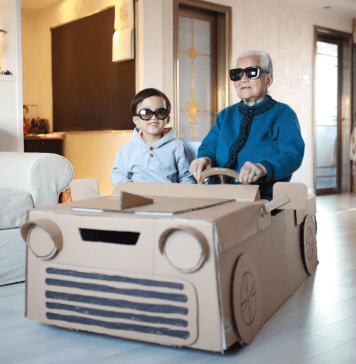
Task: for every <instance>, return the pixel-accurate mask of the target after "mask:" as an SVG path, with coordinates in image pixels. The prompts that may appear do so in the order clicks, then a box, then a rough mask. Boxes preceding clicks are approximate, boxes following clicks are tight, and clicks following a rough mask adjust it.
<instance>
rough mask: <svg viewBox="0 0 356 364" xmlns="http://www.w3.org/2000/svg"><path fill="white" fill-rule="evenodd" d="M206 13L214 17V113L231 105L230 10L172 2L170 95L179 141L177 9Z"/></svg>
mask: <svg viewBox="0 0 356 364" xmlns="http://www.w3.org/2000/svg"><path fill="white" fill-rule="evenodd" d="M183 8H185V9H189V10H192V11H205V12H210V13H212V14H214V15H215V16H216V17H217V111H218V112H220V111H221V110H222V109H224V108H225V107H227V106H229V104H230V82H229V69H230V65H231V39H232V37H231V34H232V30H231V28H232V9H231V7H229V6H225V5H219V4H214V3H211V2H208V1H201V0H173V88H174V90H173V92H174V115H175V119H174V129H175V132H176V134H177V136H178V138H179V90H178V86H179V82H178V59H179V54H178V53H179V49H178V47H179V19H178V16H179V9H183Z"/></svg>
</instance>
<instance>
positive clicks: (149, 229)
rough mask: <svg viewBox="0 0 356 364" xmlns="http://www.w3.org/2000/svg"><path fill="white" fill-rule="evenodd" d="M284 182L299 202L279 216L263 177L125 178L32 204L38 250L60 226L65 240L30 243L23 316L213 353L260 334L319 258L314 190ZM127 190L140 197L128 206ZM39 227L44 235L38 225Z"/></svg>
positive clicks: (282, 191) (27, 233) (28, 235)
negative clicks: (83, 195) (48, 250)
mask: <svg viewBox="0 0 356 364" xmlns="http://www.w3.org/2000/svg"><path fill="white" fill-rule="evenodd" d="M256 187H257V188H256ZM278 188H279V192H278V193H277V196H276V200H278V199H279V197H280V196H284V195H288V196H289V195H290V196H291V197H290V198H289V197H288V200H290V201H291V202H292V203H291V204H290V205H289V207H290V208H294V209H285V210H282V211H281V212H279V213H278V214H276V215H275V216H272V214H271V213H270V212H267V213H261V212H262V209H263V208H264V207H265V206H266V204H268V203H269V202H268V201H267V200H262V199H260V196H259V192H258V186H242V185H219V186H212V185H179V184H162V183H122V184H118V185H117V186H116V188H115V189H114V192H113V194H112V195H111V196H107V197H103V196H99V197H94V198H91V199H85V200H77V201H73V202H68V203H64V204H59V205H54V206H48V207H43V208H37V209H34V210H31V211H30V212H29V222H28V223H27V224H25V225H24V226H23V227H22V234H23V236H24V237H25V239H26V240H27V241H30V242H31V244H34V245H33V246H36V247H37V246H39V247H40V248H41V244H40V242H38V241H39V240H41V239H42V236H43V234H47V235H48V236H51V235H50V234H51V232H52V233H53V229H54V227H56V228H55V229H54V230H55V231H56V233H55V234H57V235H56V236H59V235H58V232H60V234H61V235H60V236H61V243H60V244H59V245H58V246H60V248H59V249H57V251H56V253H55V254H53V255H51V256H50V257H49V258H47V257H46V259H43V257H41V256H40V255H41V254H35V252H34V251H33V250H32V249H27V279H26V316H27V317H28V318H29V319H32V320H37V321H39V322H42V323H45V324H48V325H55V326H59V327H64V328H69V329H75V330H82V331H89V332H95V333H99V334H106V335H111V336H117V337H122V338H127V339H133V340H139V341H145V342H152V343H158V344H162V345H171V346H182V347H191V348H196V349H201V350H206V351H213V352H223V351H225V350H227V349H228V348H229V347H230V346H231V345H233V344H234V343H236V342H238V343H239V344H240V345H245V344H249V343H251V342H253V338H254V337H255V335H256V334H257V333H258V331H259V330H260V329H261V327H262V326H263V325H264V324H265V323H266V322H267V320H268V319H269V318H270V317H271V316H272V315H273V314H274V313H275V312H276V311H277V310H278V309H279V307H281V305H283V303H284V302H285V301H286V300H287V299H288V298H289V297H290V296H291V295H292V294H293V293H294V292H295V290H296V289H297V288H298V287H299V286H300V284H301V283H302V282H303V281H304V280H305V279H306V278H307V277H308V276H309V275H310V274H313V272H314V271H315V269H316V266H317V263H318V261H317V250H316V228H315V227H316V216H315V214H316V200H315V196H314V195H309V196H305V195H304V192H303V193H302V194H300V192H299V191H300V190H303V191H304V190H305V189H304V187H300V186H297V188H295V189H294V188H293V184H292V183H290V184H289V185H288V186H279V187H278ZM125 194H130V195H128V196H129V200H130V204H129V205H132V201H133V202H134V203H133V205H135V204H136V202H137V201H138V202H139V203H138V204H139V205H140V206H132V207H128V208H125V209H122V208H121V207H122V206H121V202H120V199H121V196H122V195H125ZM132 194H133V195H136V196H134V197H132ZM278 194H279V196H278ZM137 195H138V197H137ZM207 196H209V198H207ZM295 196H299V198H300V199H303V201H301V202H298V203H297V204H293V199H295ZM92 197H93V196H92ZM141 198H143V199H142V200H140V199H141ZM150 200H153V202H152V203H149V204H141V202H145V203H147V202H150ZM272 202H273V200H272ZM114 205H115V206H116V207H115V209H112V208H108V209H105V208H104V209H103V207H105V206H106V207H110V206H111V207H112V206H114ZM285 205H287V204H285ZM154 206H156V207H157V208H158V210H156V213H148V212H150V210H151V212H152V208H153V207H154ZM162 206H166V208H165V209H164V210H165V213H164V214H163V215H160V214H157V211H160V210H162V208H161V207H162ZM287 207H288V206H287ZM76 208H77V209H78V208H82V210H80V209H79V210H75V209H76ZM85 209H86V210H85ZM104 210H105V211H104ZM142 212H143V213H142ZM161 212H162V211H161ZM163 212H164V211H163ZM167 212H169V213H167ZM172 212H175V213H172ZM39 225H40V226H41V227H39V228H38V229H40V230H41V234H37V233H36V231H35V230H36V229H34V228H31V227H33V226H39ZM42 230H43V231H42ZM83 231H85V232H86V235H85V238H83V235H81V233H82V232H83ZM32 233H33V235H32ZM91 234H92V235H91ZM111 236H114V238H111ZM129 237H130V241H126V239H129ZM111 239H115V241H112V240H111ZM51 244H52V243H51ZM52 245H53V244H52ZM41 249H42V248H41ZM41 249H40V250H41ZM41 251H42V250H41ZM312 252H313V255H312V254H311V253H312ZM308 259H309V260H308ZM239 282H240V283H239ZM253 282H258V285H257V286H254V284H253ZM256 284H257V283H256ZM241 285H243V286H244V287H247V288H248V290H247V291H246V290H245V291H241V290H239V289H238V287H240V286H241ZM236 287H237V288H236ZM253 287H257V289H256V290H254V289H253ZM250 290H251V291H250ZM246 292H249V294H250V296H249V297H250V299H251V300H250V301H249V302H250V306H249V307H248V308H249V309H250V312H252V313H253V314H254V315H255V318H253V317H252V316H251V317H247V316H246V314H247V311H245V308H246V306H245V304H246V302H247V301H246V297H247V296H246ZM256 295H257V296H256ZM251 325H252V326H251ZM79 334H80V333H78V335H79Z"/></svg>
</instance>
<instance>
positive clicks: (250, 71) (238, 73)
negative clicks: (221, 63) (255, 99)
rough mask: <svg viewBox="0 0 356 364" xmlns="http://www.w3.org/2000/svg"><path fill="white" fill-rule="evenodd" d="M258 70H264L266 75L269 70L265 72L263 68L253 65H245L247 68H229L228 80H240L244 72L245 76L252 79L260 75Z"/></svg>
mask: <svg viewBox="0 0 356 364" xmlns="http://www.w3.org/2000/svg"><path fill="white" fill-rule="evenodd" d="M260 72H264V73H266V74H267V75H268V74H269V72H267V71H266V70H265V69H263V68H261V67H260V66H253V67H247V68H234V69H232V70H230V80H231V81H240V80H241V78H242V77H243V75H244V73H246V76H247V77H248V78H249V79H250V80H254V79H255V78H258V77H260Z"/></svg>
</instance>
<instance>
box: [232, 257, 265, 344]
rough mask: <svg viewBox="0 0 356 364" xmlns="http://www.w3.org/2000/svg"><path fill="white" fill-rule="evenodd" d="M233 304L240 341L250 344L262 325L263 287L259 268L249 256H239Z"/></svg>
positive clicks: (234, 281)
mask: <svg viewBox="0 0 356 364" xmlns="http://www.w3.org/2000/svg"><path fill="white" fill-rule="evenodd" d="M232 304H233V313H234V319H235V325H236V329H237V332H238V335H239V337H240V339H241V340H242V341H243V342H244V343H245V344H249V343H250V342H252V340H253V338H254V337H255V336H256V335H257V333H258V331H259V329H260V323H261V286H260V280H259V277H258V271H257V268H256V266H255V264H254V262H253V261H252V259H251V257H250V256H249V255H248V254H242V255H240V256H239V258H238V260H237V263H236V267H235V271H234V276H233V282H232Z"/></svg>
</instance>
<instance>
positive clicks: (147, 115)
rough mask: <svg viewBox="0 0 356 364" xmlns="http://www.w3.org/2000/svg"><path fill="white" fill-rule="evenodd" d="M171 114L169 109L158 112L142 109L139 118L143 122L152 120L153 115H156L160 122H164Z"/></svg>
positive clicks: (158, 110)
mask: <svg viewBox="0 0 356 364" xmlns="http://www.w3.org/2000/svg"><path fill="white" fill-rule="evenodd" d="M168 114H169V112H168V110H167V109H164V108H161V109H157V110H156V111H152V110H150V109H141V110H140V111H139V112H138V117H139V118H140V119H141V120H150V119H151V118H152V116H153V115H156V118H157V119H159V120H163V119H165V118H166V117H167V116H168Z"/></svg>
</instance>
